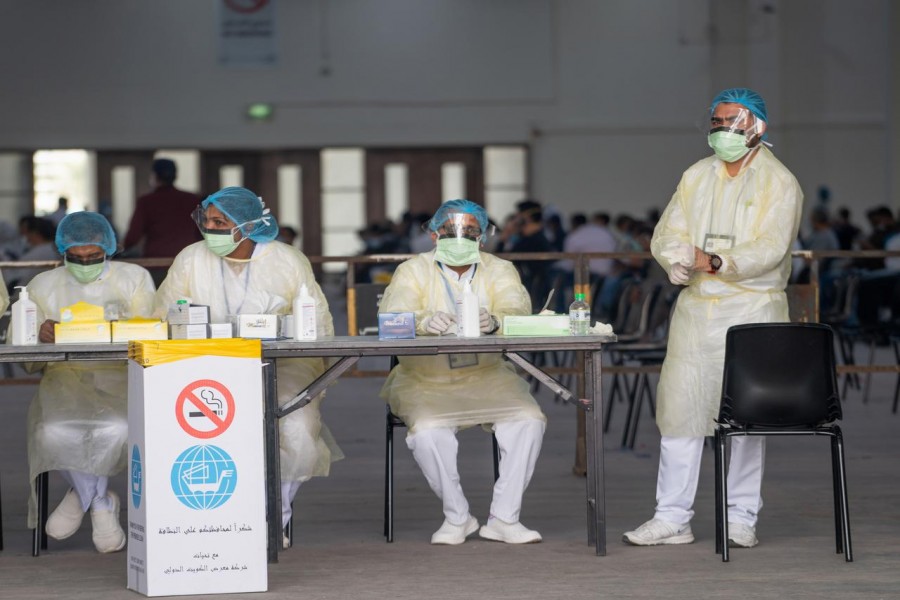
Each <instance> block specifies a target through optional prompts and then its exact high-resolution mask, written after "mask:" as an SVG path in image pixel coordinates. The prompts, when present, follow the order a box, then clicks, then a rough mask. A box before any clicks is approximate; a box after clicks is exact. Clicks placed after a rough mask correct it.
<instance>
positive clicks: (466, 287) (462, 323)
mask: <svg viewBox="0 0 900 600" xmlns="http://www.w3.org/2000/svg"><path fill="white" fill-rule="evenodd" d="M456 324H457V327H458V333H457V336H459V337H478V336H480V335H481V330H480V329H479V327H478V295H477V294H476V293H475V292H474V291H473V290H472V282H471V281H470V280H466V283H465V284H463V291H462V294H460V297H459V300H457V301H456Z"/></svg>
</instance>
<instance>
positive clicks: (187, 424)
mask: <svg viewBox="0 0 900 600" xmlns="http://www.w3.org/2000/svg"><path fill="white" fill-rule="evenodd" d="M175 417H176V418H177V419H178V424H179V425H181V428H182V429H184V431H185V432H186V433H187V434H188V435H191V436H193V437H196V438H201V439H209V438H214V437H216V436H217V435H220V434H222V433H224V432H225V430H226V429H228V426H229V425H231V422H232V421H234V396H233V395H232V394H231V392H230V391H229V390H228V388H227V387H225V386H224V385H223V384H221V383H219V382H218V381H215V380H213V379H199V380H197V381H195V382H193V383H191V384H189V385H188V386H186V387H185V388H184V389H183V390H181V392H180V393H179V394H178V399H177V400H176V401H175Z"/></svg>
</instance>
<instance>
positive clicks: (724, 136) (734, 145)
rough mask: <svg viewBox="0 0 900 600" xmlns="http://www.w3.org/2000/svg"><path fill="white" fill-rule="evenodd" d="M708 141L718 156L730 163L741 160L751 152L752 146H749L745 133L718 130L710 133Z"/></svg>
mask: <svg viewBox="0 0 900 600" xmlns="http://www.w3.org/2000/svg"><path fill="white" fill-rule="evenodd" d="M707 142H708V143H709V147H710V148H712V149H713V152H715V153H716V156H718V157H719V158H720V159H721V160H724V161H725V162H729V163H731V162H735V161H736V160H740V159H741V158H743V157H744V155H745V154H747V153H748V152H750V148H748V147H747V137H746V135H745V134H743V133H734V132H731V131H716V132H715V133H711V134H709V136H708V137H707Z"/></svg>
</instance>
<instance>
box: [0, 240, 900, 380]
mask: <svg viewBox="0 0 900 600" xmlns="http://www.w3.org/2000/svg"><path fill="white" fill-rule="evenodd" d="M413 256H415V255H414V254H373V255H360V256H308V257H307V258H308V259H309V261H310V262H311V263H313V264H317V265H321V264H325V263H344V264H346V265H347V271H346V281H347V328H348V333H349V335H356V334H357V331H358V327H357V311H356V270H355V268H354V267H355V265H358V264H391V263H401V262H403V261H404V260H407V259H409V258H412V257H413ZM497 256H498V257H500V258H504V259H506V260H510V261H513V262H515V261H519V260H529V261H557V260H572V261H573V263H574V269H573V275H574V280H575V284H574V293H583V294H584V295H585V299H586V300H587V302H588V303H590V302H591V298H590V293H591V290H590V270H589V264H590V260H591V259H595V258H612V259H619V260H626V261H639V260H652V259H653V256H652V255H651V254H650V252H589V253H572V252H535V253H525V252H516V253H513V252H508V253H498V254H497ZM791 256H792V257H795V258H803V259H805V260H807V261H808V262H809V266H810V284H808V285H809V286H811V287H810V291H809V292H808V293H805V294H803V295H802V296H803V297H802V298H801V301H803V302H809V303H811V306H810V307H809V309H807V310H804V315H807V319H805V320H810V321H818V320H819V278H820V273H819V261H820V260H821V259H823V258H847V259H854V258H887V257H900V251H887V250H832V251H812V250H794V251H792V252H791ZM120 260H123V261H125V262H130V263H134V264H137V265H140V266H142V267H145V268H153V267H168V266H169V265H171V264H172V260H173V259H171V258H127V259H120ZM60 264H62V261H59V260H57V261H0V269H9V270H12V269H25V268H44V267H46V268H53V267H57V266H59V265H60ZM660 368H661V367H660V365H647V366H642V367H634V366H614V365H610V366H608V367H605V368H604V372H607V373H622V374H636V373H658V372H659V371H660ZM547 371H548V372H550V373H553V374H554V375H559V374H580V370H579V369H576V368H571V367H548V368H547ZM838 372H839V373H841V374H844V373H900V365H898V364H894V365H839V366H838ZM386 375H387V371H383V370H358V369H354V370H353V372H352V373H347V375H346V376H352V377H384V376H386ZM35 381H36V379H35V378H6V379H0V385H17V384H22V383H25V384H29V383H34V382H35Z"/></svg>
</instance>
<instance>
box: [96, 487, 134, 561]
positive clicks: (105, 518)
mask: <svg viewBox="0 0 900 600" xmlns="http://www.w3.org/2000/svg"><path fill="white" fill-rule="evenodd" d="M106 496H107V498H109V501H110V503H111V504H112V508H111V509H110V510H94V509H91V525H92V526H93V528H94V532H93V534H92V536H91V537H92V538H93V540H94V547H95V548H97V552H100V553H102V554H107V553H109V552H118V551H119V550H121V549H122V548H124V547H125V543H126V542H127V541H128V538H126V537H125V532H124V531H123V530H122V526H121V525H120V524H119V497H118V496H117V495H116V493H115V492H112V491H110V492H107V493H106Z"/></svg>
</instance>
